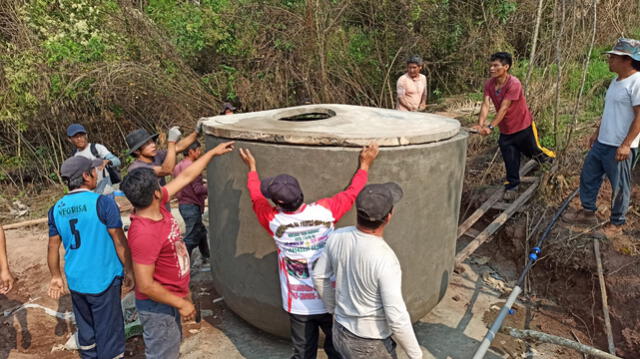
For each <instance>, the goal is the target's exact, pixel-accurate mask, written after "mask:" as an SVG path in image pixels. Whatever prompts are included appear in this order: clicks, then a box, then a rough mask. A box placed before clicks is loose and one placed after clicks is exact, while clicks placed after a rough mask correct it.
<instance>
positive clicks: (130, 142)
mask: <svg viewBox="0 0 640 359" xmlns="http://www.w3.org/2000/svg"><path fill="white" fill-rule="evenodd" d="M156 138H158V134H157V133H155V134H153V135H151V134H149V132H147V130H145V129H144V128H139V129H137V130H133V131H131V132H129V134H128V135H127V137H126V140H127V146H128V147H129V152H128V154H129V155H130V154H132V153H133V152H135V151H137V150H138V149H139V148H140V147H142V145H144V144H145V143H147V142H148V141H149V140H155V139H156Z"/></svg>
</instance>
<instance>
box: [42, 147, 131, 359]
mask: <svg viewBox="0 0 640 359" xmlns="http://www.w3.org/2000/svg"><path fill="white" fill-rule="evenodd" d="M101 164H102V161H101V160H90V159H88V158H86V157H82V156H75V157H71V158H69V159H67V160H66V161H64V163H62V167H61V168H60V174H61V177H62V178H63V179H64V180H65V181H66V182H67V186H68V187H69V193H67V194H66V195H65V196H63V197H62V198H61V199H59V200H58V202H56V204H54V205H53V207H51V209H50V210H49V250H48V258H47V262H48V264H49V271H50V272H51V284H50V285H49V296H51V297H52V298H54V299H58V298H60V296H61V295H62V294H63V293H64V282H63V280H62V274H61V273H60V252H59V250H60V244H61V243H62V244H63V246H64V251H65V255H64V261H65V264H64V273H65V276H66V278H67V285H68V286H69V290H70V292H71V302H72V304H73V313H74V315H75V319H76V326H77V328H78V344H79V346H80V354H81V357H82V358H98V359H102V358H105V359H111V358H122V357H124V345H125V337H124V319H123V317H122V308H121V304H120V292H121V286H122V281H123V278H124V282H125V283H124V285H125V287H131V286H132V285H133V271H132V270H131V255H130V253H129V248H128V246H127V241H126V238H125V236H124V231H123V230H122V221H121V219H120V211H119V210H118V207H117V205H116V202H115V201H114V199H113V197H107V196H104V195H100V194H97V193H94V192H91V190H93V189H94V188H95V187H96V183H97V173H96V167H99V166H100V165H101ZM123 264H124V269H125V270H123Z"/></svg>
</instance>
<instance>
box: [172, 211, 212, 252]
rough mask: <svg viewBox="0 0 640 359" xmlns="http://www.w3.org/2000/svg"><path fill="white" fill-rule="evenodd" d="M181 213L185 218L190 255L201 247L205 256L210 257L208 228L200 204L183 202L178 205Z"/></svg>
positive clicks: (185, 242)
mask: <svg viewBox="0 0 640 359" xmlns="http://www.w3.org/2000/svg"><path fill="white" fill-rule="evenodd" d="M178 210H180V215H181V216H182V219H184V225H185V232H184V239H183V240H184V244H185V245H186V246H187V251H189V257H191V253H192V252H193V250H194V249H195V248H198V249H200V254H202V257H203V258H209V255H210V254H209V239H208V238H207V228H206V227H205V226H204V224H203V223H202V212H201V211H200V206H198V205H195V204H181V205H179V206H178Z"/></svg>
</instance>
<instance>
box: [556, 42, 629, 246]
mask: <svg viewBox="0 0 640 359" xmlns="http://www.w3.org/2000/svg"><path fill="white" fill-rule="evenodd" d="M607 53H608V54H609V70H611V71H612V72H615V74H616V77H615V78H614V79H613V80H612V81H611V84H610V85H609V88H608V89H607V95H606V96H605V100H604V112H603V113H602V120H601V122H600V125H599V126H598V127H597V128H596V131H595V132H594V134H593V135H592V136H591V138H590V139H589V147H590V149H589V152H588V154H587V157H586V158H585V160H584V164H583V165H582V172H581V174H580V202H581V204H582V208H581V209H579V210H577V211H573V212H572V211H570V212H567V214H565V216H564V220H565V221H566V222H569V223H573V224H584V225H594V224H596V223H597V222H598V218H597V217H596V210H597V206H596V200H597V198H598V192H599V191H600V186H601V185H602V180H603V176H604V175H606V177H607V178H608V179H609V182H610V183H611V189H612V194H611V218H610V221H609V223H608V224H607V225H606V226H604V227H603V229H602V234H604V235H606V236H607V237H608V238H609V239H611V238H612V237H616V236H618V235H621V234H623V226H624V224H625V223H626V218H625V215H626V213H627V212H628V211H629V203H630V200H631V178H632V177H631V171H632V169H633V166H634V165H635V162H636V158H637V156H638V143H640V41H638V40H633V39H624V38H621V39H619V40H618V42H617V43H616V45H615V46H614V48H613V50H611V51H608V52H607Z"/></svg>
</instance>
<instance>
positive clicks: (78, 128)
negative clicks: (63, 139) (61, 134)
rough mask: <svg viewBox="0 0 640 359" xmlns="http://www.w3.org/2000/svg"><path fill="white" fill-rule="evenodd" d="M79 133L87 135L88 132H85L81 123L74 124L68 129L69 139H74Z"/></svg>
mask: <svg viewBox="0 0 640 359" xmlns="http://www.w3.org/2000/svg"><path fill="white" fill-rule="evenodd" d="M78 133H87V130H85V129H84V126H82V125H81V124H79V123H72V124H71V125H69V127H67V137H73V136H75V135H77V134H78Z"/></svg>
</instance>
